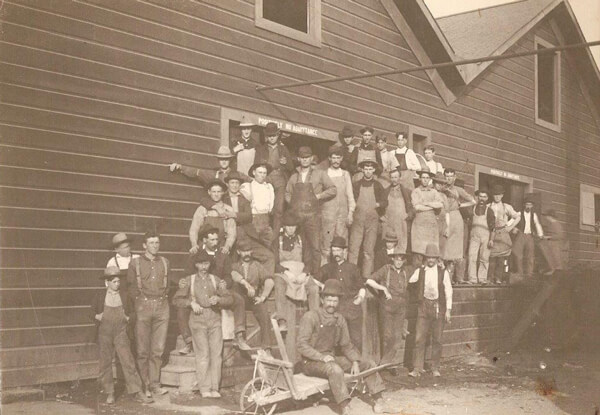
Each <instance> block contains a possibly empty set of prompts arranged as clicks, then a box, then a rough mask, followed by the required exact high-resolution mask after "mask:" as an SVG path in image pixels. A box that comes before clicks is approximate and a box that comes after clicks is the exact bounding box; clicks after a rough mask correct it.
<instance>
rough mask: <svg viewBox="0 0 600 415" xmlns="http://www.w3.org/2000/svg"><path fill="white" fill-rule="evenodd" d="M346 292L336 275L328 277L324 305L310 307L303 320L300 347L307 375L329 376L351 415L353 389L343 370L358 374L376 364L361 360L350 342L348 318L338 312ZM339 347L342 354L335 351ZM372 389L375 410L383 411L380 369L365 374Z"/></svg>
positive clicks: (344, 413)
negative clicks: (315, 308)
mask: <svg viewBox="0 0 600 415" xmlns="http://www.w3.org/2000/svg"><path fill="white" fill-rule="evenodd" d="M341 296H343V289H342V283H341V282H340V281H339V280H337V279H329V280H327V281H325V287H324V289H323V292H322V293H321V304H322V305H321V307H320V308H319V309H318V310H311V311H308V312H307V313H306V314H304V316H302V319H301V320H300V328H299V333H298V341H297V348H298V353H299V354H300V355H301V356H302V372H303V373H304V374H306V375H308V376H317V377H322V378H327V379H329V387H330V389H331V393H332V394H333V397H334V399H335V401H336V403H337V404H338V405H340V409H341V413H342V415H349V414H350V408H349V407H348V404H349V403H350V393H349V392H348V387H347V386H346V383H345V382H344V371H346V370H348V369H350V373H352V374H357V373H359V372H360V371H361V370H367V369H370V368H372V367H374V366H375V363H374V362H372V361H364V360H361V356H360V353H359V352H358V350H357V349H356V347H354V346H353V345H352V343H351V342H350V335H349V334H348V325H347V324H346V319H344V317H342V315H341V314H339V313H338V312H337V307H338V305H339V301H340V297H341ZM336 348H339V349H340V350H341V352H342V354H343V355H342V356H336V355H335V353H334V351H335V349H336ZM365 383H366V384H367V387H368V388H369V393H371V395H372V396H373V397H374V398H376V404H375V407H374V408H373V410H374V411H375V412H380V408H378V406H380V405H381V403H380V394H381V392H382V391H383V390H384V389H385V385H384V384H383V380H382V379H381V376H380V375H379V374H378V373H374V374H372V375H370V376H367V377H366V378H365Z"/></svg>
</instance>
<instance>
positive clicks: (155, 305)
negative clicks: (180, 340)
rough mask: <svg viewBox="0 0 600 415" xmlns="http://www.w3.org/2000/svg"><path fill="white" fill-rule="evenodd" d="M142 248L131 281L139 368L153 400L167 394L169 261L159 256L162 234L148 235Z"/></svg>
mask: <svg viewBox="0 0 600 415" xmlns="http://www.w3.org/2000/svg"><path fill="white" fill-rule="evenodd" d="M142 246H143V248H144V251H145V252H144V254H143V255H142V256H140V257H139V258H136V259H134V260H132V261H131V263H130V264H129V271H128V273H127V280H128V281H129V295H130V298H131V299H132V300H133V301H134V303H135V312H136V323H135V338H136V342H137V361H138V368H139V370H140V377H141V378H142V381H143V382H144V385H145V386H146V396H148V397H152V394H155V395H163V394H165V393H167V391H166V390H165V389H163V388H161V387H160V367H161V365H162V355H163V352H164V350H165V343H166V341H167V329H168V328H169V300H168V298H167V294H168V290H169V287H168V279H167V277H168V275H169V261H168V260H167V259H166V258H165V257H163V256H160V255H158V251H159V249H160V236H159V235H158V233H156V232H152V231H150V232H146V234H145V235H144V243H143V244H142Z"/></svg>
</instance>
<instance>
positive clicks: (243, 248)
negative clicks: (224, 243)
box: [236, 239, 252, 252]
mask: <svg viewBox="0 0 600 415" xmlns="http://www.w3.org/2000/svg"><path fill="white" fill-rule="evenodd" d="M236 249H237V250H238V251H240V252H247V251H252V242H250V241H249V240H248V239H242V240H241V241H238V242H237V243H236Z"/></svg>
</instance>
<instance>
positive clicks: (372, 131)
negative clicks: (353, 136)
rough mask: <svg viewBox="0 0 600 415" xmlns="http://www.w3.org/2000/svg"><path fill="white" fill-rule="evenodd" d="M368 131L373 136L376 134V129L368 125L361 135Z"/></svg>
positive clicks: (361, 131) (362, 129)
mask: <svg viewBox="0 0 600 415" xmlns="http://www.w3.org/2000/svg"><path fill="white" fill-rule="evenodd" d="M367 131H368V132H370V133H371V134H373V133H374V132H375V129H374V128H373V127H369V126H368V125H365V126H364V127H363V128H361V129H360V133H361V134H364V133H365V132H367Z"/></svg>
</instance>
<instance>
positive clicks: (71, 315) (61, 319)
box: [0, 305, 92, 329]
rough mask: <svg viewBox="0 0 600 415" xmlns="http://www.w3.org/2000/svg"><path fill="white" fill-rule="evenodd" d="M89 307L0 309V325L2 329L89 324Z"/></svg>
mask: <svg viewBox="0 0 600 415" xmlns="http://www.w3.org/2000/svg"><path fill="white" fill-rule="evenodd" d="M90 316H91V308H90V306H89V305H82V306H72V307H63V308H54V307H53V308H37V309H33V308H26V309H12V310H2V313H1V314H0V322H1V327H2V328H4V329H13V328H23V329H25V328H33V327H46V326H60V325H66V326H72V325H81V324H90V323H91V322H92V321H91V317H90Z"/></svg>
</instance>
